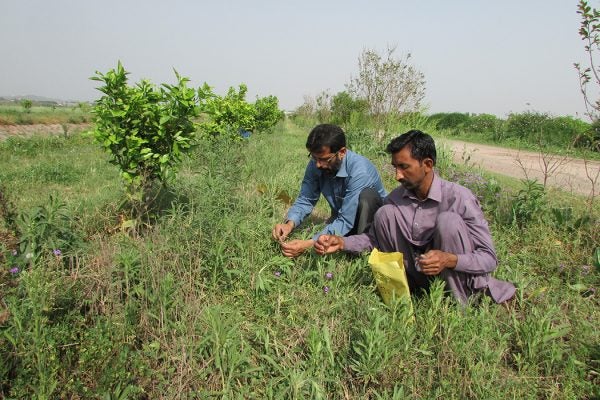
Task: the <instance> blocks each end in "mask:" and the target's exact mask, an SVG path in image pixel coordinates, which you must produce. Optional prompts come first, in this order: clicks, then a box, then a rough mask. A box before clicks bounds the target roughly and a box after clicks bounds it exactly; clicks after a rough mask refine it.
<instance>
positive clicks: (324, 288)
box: [323, 286, 329, 294]
mask: <svg viewBox="0 0 600 400" xmlns="http://www.w3.org/2000/svg"><path fill="white" fill-rule="evenodd" d="M323 293H325V294H327V293H329V286H323Z"/></svg>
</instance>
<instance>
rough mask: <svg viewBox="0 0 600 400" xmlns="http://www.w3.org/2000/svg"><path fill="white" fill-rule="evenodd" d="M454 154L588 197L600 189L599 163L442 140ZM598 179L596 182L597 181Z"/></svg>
mask: <svg viewBox="0 0 600 400" xmlns="http://www.w3.org/2000/svg"><path fill="white" fill-rule="evenodd" d="M439 141H440V143H442V144H446V145H447V146H448V148H450V149H451V150H452V152H453V153H454V160H455V162H458V163H461V162H462V163H465V162H466V163H468V164H470V165H475V166H479V167H481V168H482V169H484V170H486V171H490V172H494V173H498V174H501V175H506V176H510V177H513V178H519V179H537V180H538V182H540V183H544V181H545V182H546V184H547V185H548V186H551V187H555V188H558V189H561V190H565V191H567V192H570V193H574V194H580V195H585V196H589V195H590V194H591V191H592V188H594V190H595V193H596V195H598V194H599V192H600V176H599V175H600V162H599V161H589V160H582V159H577V158H570V157H564V156H556V155H550V154H545V153H543V152H538V153H536V152H530V151H521V150H512V149H505V148H502V147H495V146H489V145H484V144H474V143H467V142H461V141H458V140H447V139H440V140H439ZM594 180H595V183H594Z"/></svg>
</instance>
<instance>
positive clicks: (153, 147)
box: [91, 62, 198, 204]
mask: <svg viewBox="0 0 600 400" xmlns="http://www.w3.org/2000/svg"><path fill="white" fill-rule="evenodd" d="M128 74H129V73H128V72H126V71H125V69H124V68H123V65H122V64H121V62H119V63H118V66H117V68H116V69H112V70H110V71H108V72H107V73H105V74H103V73H100V72H96V76H94V77H92V78H91V79H92V80H96V81H99V82H102V83H103V86H101V87H99V88H98V90H99V91H101V92H102V93H103V96H102V97H101V98H100V99H98V100H97V101H96V102H95V104H94V108H93V113H94V115H95V122H96V128H95V130H94V137H95V139H96V141H97V142H98V143H100V145H101V146H102V147H103V148H104V150H106V152H108V154H109V155H110V162H111V163H113V164H115V165H116V166H117V167H118V168H119V171H120V174H121V177H122V178H123V181H124V183H125V185H126V188H127V193H128V194H129V196H130V198H131V200H133V201H135V202H138V203H142V204H147V203H148V202H149V201H151V200H152V198H151V196H149V194H150V191H151V190H152V188H153V187H154V184H155V183H157V182H160V183H162V184H163V185H164V184H166V183H167V182H168V180H169V179H170V178H171V177H172V176H174V173H175V172H176V170H177V166H178V164H179V163H180V161H181V158H182V155H183V154H184V153H185V152H187V151H188V150H190V148H191V146H192V140H193V138H194V135H195V126H194V122H193V118H194V117H196V116H197V102H198V98H197V95H196V91H195V90H194V89H191V88H188V87H187V82H188V81H189V80H188V79H187V78H184V77H181V76H180V75H179V74H178V73H177V72H175V76H176V78H177V83H176V84H174V85H169V84H162V85H161V86H160V87H156V86H155V85H153V84H152V83H150V82H149V81H148V80H142V81H140V82H139V83H137V84H136V85H134V86H129V85H128V83H127V75H128Z"/></svg>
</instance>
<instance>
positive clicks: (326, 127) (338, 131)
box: [306, 124, 346, 153]
mask: <svg viewBox="0 0 600 400" xmlns="http://www.w3.org/2000/svg"><path fill="white" fill-rule="evenodd" d="M323 146H327V147H329V149H330V150H331V152H332V153H337V152H338V151H340V149H341V148H342V147H346V135H345V134H344V131H343V130H342V128H340V127H339V126H337V125H332V124H321V125H317V126H315V127H314V128H313V129H312V130H311V131H310V133H309V134H308V139H306V148H307V149H308V151H310V152H311V153H318V152H320V151H321V149H322V148H323Z"/></svg>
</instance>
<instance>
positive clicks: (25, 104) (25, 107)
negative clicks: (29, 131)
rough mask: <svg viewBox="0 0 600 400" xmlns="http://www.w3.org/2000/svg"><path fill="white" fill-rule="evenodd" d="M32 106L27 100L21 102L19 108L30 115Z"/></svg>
mask: <svg viewBox="0 0 600 400" xmlns="http://www.w3.org/2000/svg"><path fill="white" fill-rule="evenodd" d="M32 105H33V103H32V102H31V100H28V99H23V100H21V107H23V110H25V112H28V113H30V112H31V106H32Z"/></svg>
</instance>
